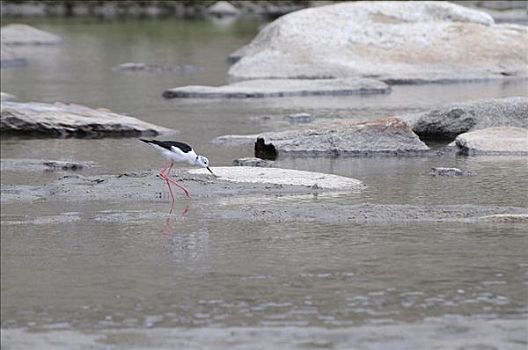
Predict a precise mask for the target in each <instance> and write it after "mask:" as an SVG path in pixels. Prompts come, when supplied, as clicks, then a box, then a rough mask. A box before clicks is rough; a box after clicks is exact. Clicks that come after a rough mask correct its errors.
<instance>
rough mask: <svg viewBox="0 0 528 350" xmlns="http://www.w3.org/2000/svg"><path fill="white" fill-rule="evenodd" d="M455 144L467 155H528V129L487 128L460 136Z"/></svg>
mask: <svg viewBox="0 0 528 350" xmlns="http://www.w3.org/2000/svg"><path fill="white" fill-rule="evenodd" d="M455 144H456V146H457V147H458V149H459V152H460V153H462V154H466V155H479V154H519V155H524V154H528V129H526V128H508V127H498V128H487V129H481V130H475V131H470V132H467V133H464V134H461V135H458V136H457V138H456V139H455Z"/></svg>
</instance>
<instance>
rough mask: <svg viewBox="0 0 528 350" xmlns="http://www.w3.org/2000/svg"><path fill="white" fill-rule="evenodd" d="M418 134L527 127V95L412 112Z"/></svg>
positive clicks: (431, 135)
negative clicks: (418, 112) (416, 113)
mask: <svg viewBox="0 0 528 350" xmlns="http://www.w3.org/2000/svg"><path fill="white" fill-rule="evenodd" d="M414 118H416V120H415V121H414V123H413V130H414V132H415V133H417V134H418V135H419V136H420V137H422V138H437V139H453V138H455V137H456V136H457V135H458V134H461V133H464V132H468V131H470V130H477V129H483V128H490V127H498V126H510V127H519V128H528V97H508V98H500V99H490V100H481V101H472V102H465V103H455V104H452V105H450V106H447V107H444V108H439V109H434V110H432V111H428V112H425V113H421V114H419V115H417V116H414V117H413V119H414Z"/></svg>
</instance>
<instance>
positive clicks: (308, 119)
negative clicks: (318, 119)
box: [284, 113, 315, 124]
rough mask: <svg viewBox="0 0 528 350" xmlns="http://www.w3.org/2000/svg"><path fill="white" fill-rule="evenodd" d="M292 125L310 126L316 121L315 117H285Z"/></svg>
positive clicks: (296, 115)
mask: <svg viewBox="0 0 528 350" xmlns="http://www.w3.org/2000/svg"><path fill="white" fill-rule="evenodd" d="M284 119H286V120H287V121H289V122H290V123H292V124H308V123H311V122H313V121H314V120H315V117H314V116H313V115H311V114H309V113H295V114H289V115H287V116H285V117H284Z"/></svg>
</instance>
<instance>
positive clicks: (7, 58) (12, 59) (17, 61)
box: [0, 43, 27, 68]
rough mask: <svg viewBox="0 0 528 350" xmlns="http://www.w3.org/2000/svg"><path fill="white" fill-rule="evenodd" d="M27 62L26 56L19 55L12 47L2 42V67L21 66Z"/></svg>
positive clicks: (0, 56)
mask: <svg viewBox="0 0 528 350" xmlns="http://www.w3.org/2000/svg"><path fill="white" fill-rule="evenodd" d="M26 64H27V60H26V59H25V58H23V57H19V56H18V55H17V54H16V53H15V52H14V51H13V50H12V49H10V48H8V47H6V46H5V45H4V44H3V43H0V67H2V68H6V67H20V66H25V65H26Z"/></svg>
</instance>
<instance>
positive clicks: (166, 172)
mask: <svg viewBox="0 0 528 350" xmlns="http://www.w3.org/2000/svg"><path fill="white" fill-rule="evenodd" d="M173 165H174V163H173V162H170V165H169V166H168V167H167V168H166V169H161V171H160V176H161V178H162V179H164V180H165V181H166V182H167V186H169V190H170V191H171V195H173V194H172V189H171V187H170V184H169V181H170V182H172V183H173V184H175V185H176V186H178V187H179V188H180V189H181V190H182V191H183V192H184V193H185V195H186V196H187V197H188V198H191V192H189V190H188V189H186V188H185V187H183V186H182V185H180V184H179V183H177V182H176V181H174V180H173V179H171V178H170V177H169V176H170V172H171V170H172V166H173ZM173 201H174V197H173Z"/></svg>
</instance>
